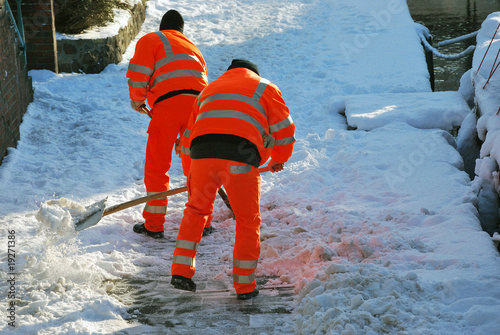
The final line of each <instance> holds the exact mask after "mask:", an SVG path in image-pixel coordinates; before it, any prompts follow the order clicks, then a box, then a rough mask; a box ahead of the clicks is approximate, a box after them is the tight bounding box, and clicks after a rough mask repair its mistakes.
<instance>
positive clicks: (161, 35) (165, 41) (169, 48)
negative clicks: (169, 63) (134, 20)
mask: <svg viewBox="0 0 500 335" xmlns="http://www.w3.org/2000/svg"><path fill="white" fill-rule="evenodd" d="M155 34H156V35H158V37H159V38H160V40H161V42H162V43H163V48H164V49H165V54H166V55H167V57H168V56H169V55H172V54H173V53H174V52H173V51H172V45H171V44H170V42H169V40H168V38H167V36H165V34H164V33H162V32H161V31H155Z"/></svg>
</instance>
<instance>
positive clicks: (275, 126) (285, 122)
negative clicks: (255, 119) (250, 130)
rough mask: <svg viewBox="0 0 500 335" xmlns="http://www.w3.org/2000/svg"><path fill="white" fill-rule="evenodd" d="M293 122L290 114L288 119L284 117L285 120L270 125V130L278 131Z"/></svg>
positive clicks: (272, 131)
mask: <svg viewBox="0 0 500 335" xmlns="http://www.w3.org/2000/svg"><path fill="white" fill-rule="evenodd" d="M292 124H293V120H292V117H291V116H288V117H287V118H286V119H284V120H283V121H280V122H278V123H275V124H273V125H270V126H269V131H271V133H274V132H275V131H278V130H280V129H283V128H286V127H288V126H290V125H292Z"/></svg>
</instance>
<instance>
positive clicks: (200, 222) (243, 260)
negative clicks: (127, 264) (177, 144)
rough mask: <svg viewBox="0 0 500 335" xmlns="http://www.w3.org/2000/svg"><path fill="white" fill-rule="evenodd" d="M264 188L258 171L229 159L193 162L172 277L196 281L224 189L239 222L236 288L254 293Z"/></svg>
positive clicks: (234, 282) (236, 247)
mask: <svg viewBox="0 0 500 335" xmlns="http://www.w3.org/2000/svg"><path fill="white" fill-rule="evenodd" d="M260 184H261V177H260V174H259V171H258V168H257V167H255V166H250V165H247V164H244V163H238V162H233V161H229V160H225V159H217V158H204V159H193V160H191V169H190V172H189V176H188V191H189V201H188V202H187V203H186V208H185V210H184V216H183V218H182V222H181V225H180V228H179V233H178V235H177V242H176V245H175V250H174V259H173V262H172V268H171V273H172V275H180V276H183V277H187V278H192V277H193V275H194V273H195V259H196V251H197V249H198V245H199V243H200V241H201V237H202V234H203V228H204V227H205V226H206V224H207V221H208V220H210V218H211V214H212V211H213V207H214V200H215V196H216V195H217V190H218V189H219V188H220V187H221V185H223V186H224V188H225V190H226V192H227V196H228V198H229V202H230V204H231V207H232V209H233V212H234V216H235V219H236V236H235V240H234V249H233V284H234V288H235V290H236V293H238V294H243V293H249V292H252V291H253V290H254V289H255V287H256V282H255V277H254V272H255V269H256V268H257V262H258V260H259V255H260V223H261V217H260Z"/></svg>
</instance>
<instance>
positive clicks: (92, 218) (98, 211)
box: [75, 186, 188, 231]
mask: <svg viewBox="0 0 500 335" xmlns="http://www.w3.org/2000/svg"><path fill="white" fill-rule="evenodd" d="M187 189H188V188H187V186H183V187H179V188H174V189H172V190H168V191H164V192H160V193H155V194H151V195H147V196H145V197H142V198H137V199H134V200H130V201H127V202H124V203H121V204H118V205H114V206H111V207H107V208H106V200H107V199H108V198H106V199H103V200H101V201H98V202H96V203H95V204H92V205H90V206H87V207H86V209H87V211H89V213H90V214H88V215H86V216H85V217H84V218H83V219H81V220H79V221H78V222H76V223H75V230H76V231H80V230H83V229H86V228H89V227H92V226H95V225H96V224H97V223H98V222H99V221H100V220H101V218H102V217H103V216H106V215H109V214H113V213H116V212H118V211H121V210H123V209H126V208H129V207H132V206H135V205H139V204H142V203H144V202H148V201H151V200H155V199H160V198H165V197H168V196H169V195H174V194H177V193H182V192H186V191H187Z"/></svg>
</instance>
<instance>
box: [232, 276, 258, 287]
mask: <svg viewBox="0 0 500 335" xmlns="http://www.w3.org/2000/svg"><path fill="white" fill-rule="evenodd" d="M233 280H234V281H235V282H237V283H238V284H250V283H253V282H254V281H255V275H254V274H253V273H252V274H250V275H248V276H240V275H237V274H234V273H233Z"/></svg>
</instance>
